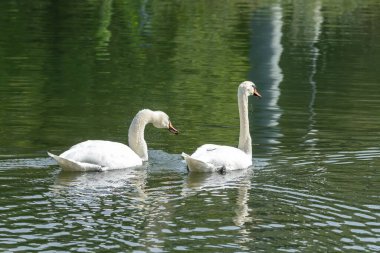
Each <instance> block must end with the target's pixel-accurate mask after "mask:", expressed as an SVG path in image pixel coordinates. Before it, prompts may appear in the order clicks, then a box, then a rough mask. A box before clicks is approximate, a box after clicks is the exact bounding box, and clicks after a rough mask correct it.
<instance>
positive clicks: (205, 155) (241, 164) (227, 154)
mask: <svg viewBox="0 0 380 253" xmlns="http://www.w3.org/2000/svg"><path fill="white" fill-rule="evenodd" d="M190 157H191V159H189V158H187V160H186V158H185V160H186V163H187V164H188V166H189V163H188V161H190V163H191V166H189V170H191V171H204V170H205V169H207V168H208V169H210V168H211V169H212V170H211V171H217V170H220V169H225V170H237V169H246V168H248V167H249V166H251V165H252V158H251V157H250V156H249V155H247V154H246V153H244V152H243V151H242V150H240V149H238V148H234V147H230V146H221V145H214V144H205V145H202V146H201V147H199V148H198V149H197V150H196V151H195V152H194V153H193V154H192V155H191V156H190ZM195 161H197V162H195ZM199 162H202V163H203V164H207V166H201V163H199ZM209 171H210V170H209Z"/></svg>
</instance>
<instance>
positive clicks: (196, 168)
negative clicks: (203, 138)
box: [182, 81, 261, 172]
mask: <svg viewBox="0 0 380 253" xmlns="http://www.w3.org/2000/svg"><path fill="white" fill-rule="evenodd" d="M250 95H255V96H258V97H261V95H260V93H259V92H258V91H257V88H256V85H255V84H254V83H253V82H250V81H245V82H242V83H241V84H240V85H239V88H238V93H237V97H238V105H239V115H240V136H239V146H238V148H234V147H230V146H221V145H214V144H204V145H202V146H200V147H199V148H198V149H197V150H196V151H195V152H194V153H193V154H192V155H191V156H189V155H187V154H185V153H182V157H183V158H184V159H185V161H186V163H187V167H188V169H189V171H193V172H214V171H222V172H223V171H225V170H237V169H245V168H248V167H249V166H251V165H252V141H251V135H250V133H249V120H248V96H250Z"/></svg>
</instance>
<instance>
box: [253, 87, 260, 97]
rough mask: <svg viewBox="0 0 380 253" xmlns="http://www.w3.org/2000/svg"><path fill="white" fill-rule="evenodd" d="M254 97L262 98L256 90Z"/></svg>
mask: <svg viewBox="0 0 380 253" xmlns="http://www.w3.org/2000/svg"><path fill="white" fill-rule="evenodd" d="M253 95H254V96H256V97H259V98H261V95H260V93H259V92H258V91H257V89H255V90H254V91H253Z"/></svg>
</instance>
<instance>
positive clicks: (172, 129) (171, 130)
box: [169, 122, 178, 134]
mask: <svg viewBox="0 0 380 253" xmlns="http://www.w3.org/2000/svg"><path fill="white" fill-rule="evenodd" d="M169 131H170V132H171V133H173V134H178V130H177V129H175V128H174V127H173V125H172V123H171V122H169Z"/></svg>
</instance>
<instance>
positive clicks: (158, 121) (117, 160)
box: [48, 109, 178, 171]
mask: <svg viewBox="0 0 380 253" xmlns="http://www.w3.org/2000/svg"><path fill="white" fill-rule="evenodd" d="M149 123H152V124H153V126H155V127H156V128H166V129H168V130H169V131H170V132H172V133H174V134H178V130H177V129H175V128H174V127H173V125H172V123H171V122H170V120H169V116H168V115H167V114H166V113H164V112H161V111H152V110H149V109H143V110H141V111H139V112H138V113H137V114H136V116H135V117H134V118H133V120H132V123H131V125H130V127H129V131H128V142H129V147H128V146H127V145H124V144H122V143H118V142H112V141H103V140H88V141H84V142H81V143H78V144H76V145H74V146H72V147H71V148H70V149H69V150H67V151H65V152H63V153H62V154H60V155H59V156H57V155H54V154H52V153H49V152H48V155H49V156H50V157H52V158H53V159H54V160H56V161H57V163H58V164H59V166H60V167H61V168H62V169H63V170H66V171H104V170H111V169H123V168H129V167H135V166H140V165H142V164H143V162H144V161H147V160H148V147H147V144H146V142H145V140H144V129H145V126H146V125H147V124H149Z"/></svg>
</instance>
